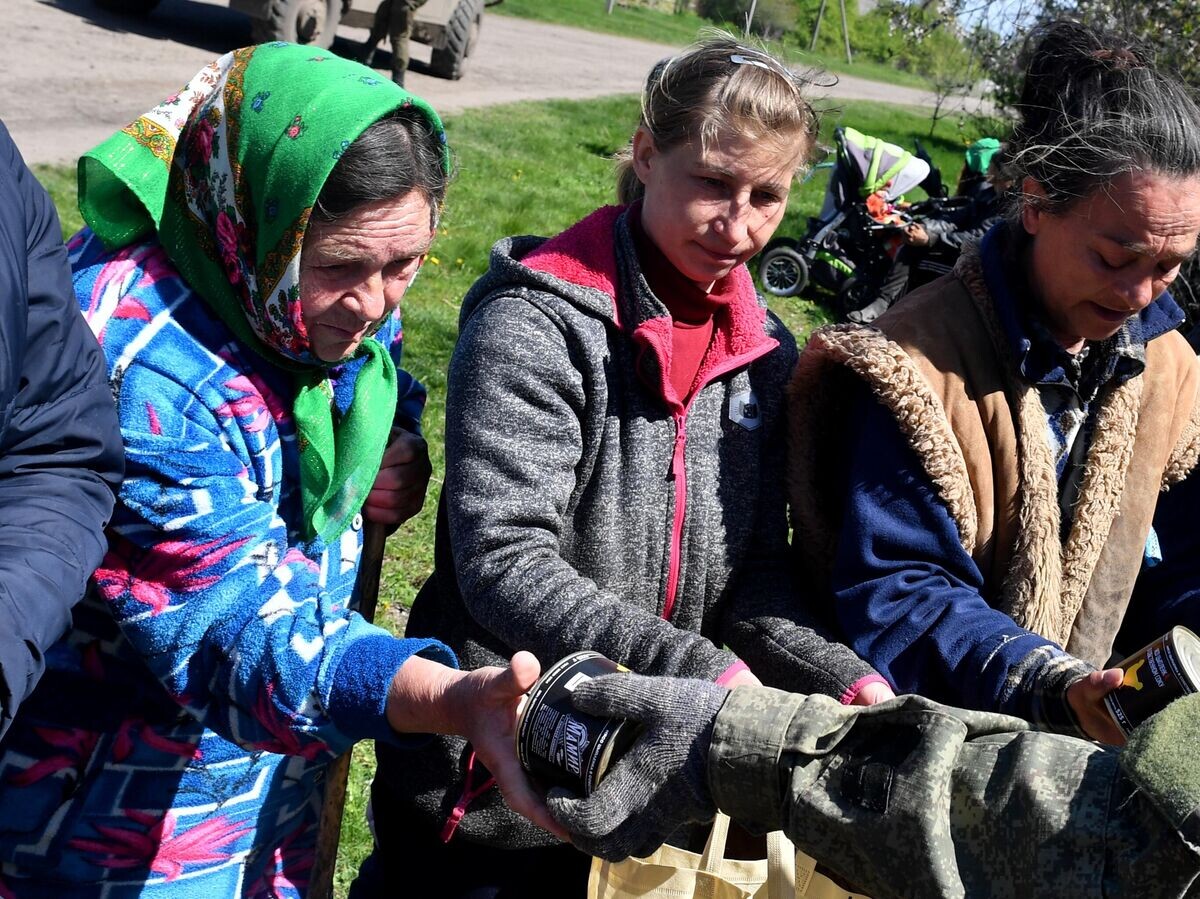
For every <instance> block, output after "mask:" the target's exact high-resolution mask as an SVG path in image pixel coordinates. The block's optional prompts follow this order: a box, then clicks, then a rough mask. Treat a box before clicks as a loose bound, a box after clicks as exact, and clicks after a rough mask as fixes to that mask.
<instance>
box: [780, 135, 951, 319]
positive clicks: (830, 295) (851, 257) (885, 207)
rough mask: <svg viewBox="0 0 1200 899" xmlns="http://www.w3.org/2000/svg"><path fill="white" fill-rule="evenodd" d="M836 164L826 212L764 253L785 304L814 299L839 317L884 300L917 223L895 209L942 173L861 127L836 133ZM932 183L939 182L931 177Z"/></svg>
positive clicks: (924, 157) (824, 207) (920, 156)
mask: <svg viewBox="0 0 1200 899" xmlns="http://www.w3.org/2000/svg"><path fill="white" fill-rule="evenodd" d="M833 139H834V148H835V157H834V162H833V163H832V169H833V171H832V173H831V174H830V177H829V184H828V187H827V188H826V190H825V200H824V203H823V204H822V207H821V213H820V215H818V216H817V217H816V218H810V219H809V220H808V231H807V233H806V234H805V235H804V236H803V237H801V238H799V239H793V238H788V237H779V238H776V239H774V240H772V241H771V242H770V243H769V244H767V246H766V247H765V248H764V249H763V255H762V259H761V261H760V262H759V266H758V278H759V282H760V284H761V285H762V288H763V290H764V291H765V292H766V293H768V294H771V295H772V296H778V297H793V296H799V295H800V294H801V293H806V292H807V293H808V294H809V295H810V296H813V298H815V299H822V300H826V301H828V302H830V304H831V305H832V306H833V308H834V311H835V312H836V313H837V314H838V316H839V317H845V315H846V314H847V313H848V312H851V311H853V310H855V309H858V308H860V307H862V306H864V305H866V304H867V303H869V302H871V301H872V299H873V298H874V297H875V296H877V295H878V294H879V292H880V290H881V289H883V288H884V287H885V285H884V284H883V281H884V280H885V279H886V278H887V276H888V272H889V271H890V270H891V268H892V260H893V259H894V257H895V254H896V253H897V252H898V250H899V248H900V246H901V245H902V240H901V238H900V233H901V232H902V231H903V230H904V228H905V227H906V226H907V224H908V223H909V222H910V221H911V218H910V217H909V216H908V215H907V214H906V213H905V212H902V211H900V210H898V209H896V208H895V203H896V202H897V201H898V200H899V199H900V197H901V196H902V195H903V194H904V193H905V192H906V191H909V190H912V189H913V188H914V187H917V186H919V185H923V184H925V183H927V182H929V186H930V189H931V192H934V193H940V192H941V191H940V190H939V189H938V187H937V184H934V183H932V182H933V181H935V180H936V182H937V183H938V184H940V177H939V176H938V175H937V170H936V169H934V168H933V167H932V166H931V165H930V162H929V157H928V155H927V154H925V153H924V152H919V153H918V154H913V153H910V152H909V151H908V150H905V149H903V148H902V147H898V146H897V145H895V144H891V143H888V142H886V141H883V140H880V139H879V138H876V137H871V136H870V135H866V134H863V133H862V132H860V131H857V130H855V129H854V128H838V129H836V130H835V131H834V133H833ZM931 176H932V177H931Z"/></svg>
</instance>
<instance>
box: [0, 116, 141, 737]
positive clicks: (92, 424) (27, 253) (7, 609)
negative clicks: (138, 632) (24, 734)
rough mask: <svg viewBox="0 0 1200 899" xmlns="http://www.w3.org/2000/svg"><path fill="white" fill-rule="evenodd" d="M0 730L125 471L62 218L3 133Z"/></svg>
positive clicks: (66, 601) (65, 603)
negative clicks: (77, 298)
mask: <svg viewBox="0 0 1200 899" xmlns="http://www.w3.org/2000/svg"><path fill="white" fill-rule="evenodd" d="M0 357H2V359H0V694H2V695H0V734H2V733H3V732H4V730H5V729H6V728H7V726H8V724H9V723H10V722H11V720H12V716H13V715H14V714H15V712H16V709H17V707H18V706H19V705H20V703H21V701H22V700H23V699H24V698H25V697H26V696H28V695H29V693H30V692H31V691H32V690H33V687H34V685H35V684H36V683H37V681H38V679H39V678H40V677H41V673H42V670H43V668H44V661H43V657H44V653H45V651H46V650H47V649H48V648H49V647H50V646H51V645H52V644H53V643H54V642H55V641H57V640H58V639H59V638H60V637H61V636H62V635H63V633H65V631H66V630H67V628H68V626H69V625H70V610H71V607H72V606H73V605H74V604H75V603H76V602H78V601H79V599H80V597H81V596H82V595H83V591H84V587H85V585H86V582H87V578H88V577H89V576H90V575H91V574H92V571H93V570H94V569H95V568H96V566H97V565H98V564H99V563H100V559H101V558H102V556H103V553H104V550H105V547H106V545H107V544H106V542H105V539H104V534H103V530H104V526H105V524H106V523H107V522H108V518H109V515H110V514H111V513H112V508H113V494H114V491H115V489H116V488H117V486H118V485H119V483H120V479H121V473H122V468H123V458H124V457H123V454H122V449H121V434H120V430H119V428H118V425H117V416H116V410H115V408H114V406H113V400H112V395H111V393H110V392H109V387H108V381H107V379H106V377H105V367H104V364H103V359H102V357H101V355H100V348H99V347H98V346H97V344H96V340H95V338H93V337H92V333H91V331H89V330H88V328H87V325H86V324H85V322H84V320H83V316H82V315H81V314H80V312H79V306H78V304H77V303H76V301H75V294H74V290H73V289H72V286H71V271H70V267H69V266H68V263H67V255H66V250H65V248H64V247H63V242H62V232H61V230H60V226H59V223H58V216H57V214H56V213H55V211H54V206H53V204H52V203H51V202H50V197H49V196H48V195H47V194H46V192H45V190H43V189H42V187H41V185H40V184H38V183H37V181H36V180H35V179H34V177H33V175H32V174H31V173H30V171H29V169H28V168H26V167H25V164H24V162H23V161H22V160H21V156H20V154H19V153H18V152H17V149H16V147H15V146H14V145H13V143H12V140H11V139H10V138H9V136H8V132H7V131H6V130H5V129H4V127H3V126H2V125H0Z"/></svg>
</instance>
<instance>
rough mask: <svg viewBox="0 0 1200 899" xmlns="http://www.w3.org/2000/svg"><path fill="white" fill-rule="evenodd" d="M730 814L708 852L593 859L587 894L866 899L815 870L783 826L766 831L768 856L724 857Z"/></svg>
mask: <svg viewBox="0 0 1200 899" xmlns="http://www.w3.org/2000/svg"><path fill="white" fill-rule="evenodd" d="M728 833H729V817H728V816H727V815H725V814H723V813H718V814H717V817H716V818H715V819H714V820H713V827H712V833H711V834H709V837H708V842H707V843H705V846H704V853H703V854H702V855H697V854H696V853H695V852H689V851H687V850H686V849H679V848H677V847H675V846H662V847H660V848H659V849H658V850H657V851H656V852H654V853H651V854H650V855H648V856H646V857H645V858H627V859H625V860H624V861H620V862H607V861H604V860H603V859H599V858H595V859H592V870H591V874H590V875H589V877H588V899H635V897H636V899H868V897H866V896H863V895H862V894H860V893H849V892H847V891H846V890H844V889H842V888H841V887H840V886H838V885H837V884H835V883H834V882H833V881H832V880H830V879H829V878H828V877H826V876H825V875H824V874H821V873H820V872H818V871H817V863H816V862H815V861H813V859H811V858H809V857H808V856H807V855H805V854H804V853H803V852H798V851H796V847H795V846H793V845H792V841H791V840H789V839H788V838H787V837H786V836H784V835H783V833H782V832H781V831H776V832H774V833H771V834H768V835H767V857H766V858H763V859H754V860H746V859H734V858H725V840H726V837H727V836H728Z"/></svg>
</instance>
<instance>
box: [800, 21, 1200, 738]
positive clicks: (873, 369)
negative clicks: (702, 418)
mask: <svg viewBox="0 0 1200 899" xmlns="http://www.w3.org/2000/svg"><path fill="white" fill-rule="evenodd" d="M1032 41H1033V46H1034V47H1035V49H1034V52H1033V54H1032V56H1031V57H1030V61H1029V66H1028V70H1027V72H1026V76H1025V83H1024V89H1023V93H1022V96H1021V102H1020V107H1019V113H1020V122H1019V124H1018V126H1017V128H1016V132H1015V134H1014V136H1013V139H1012V142H1011V144H1010V146H1009V158H1008V162H1007V165H1008V168H1009V170H1010V171H1011V172H1012V174H1013V179H1014V189H1015V193H1016V203H1015V207H1014V209H1013V213H1012V215H1011V218H1010V220H1009V221H1007V222H1005V223H1002V224H999V225H997V226H995V227H994V228H993V229H992V230H991V231H989V232H988V234H987V235H986V236H985V237H984V239H983V241H982V243H981V246H980V247H979V249H978V250H977V251H972V252H968V253H967V254H965V255H964V256H963V257H962V258H961V259H960V261H959V263H958V265H957V266H956V268H955V271H954V272H953V274H952V275H949V276H947V277H945V278H942V279H939V280H938V281H935V282H933V283H932V284H930V285H928V286H927V287H925V288H923V289H921V290H919V291H917V292H915V293H913V294H911V295H910V296H909V297H908V298H906V299H905V301H904V302H903V303H902V304H900V305H899V306H897V307H896V308H895V309H893V310H891V311H889V312H888V313H887V314H886V315H884V316H883V317H881V318H880V319H879V320H878V321H877V322H876V327H873V328H865V327H853V326H847V327H839V328H832V329H824V330H822V331H819V332H817V333H816V334H815V335H814V336H813V339H812V340H811V341H810V343H809V344H808V346H807V348H806V350H805V352H804V353H803V354H802V357H801V361H800V365H799V368H798V371H797V375H796V378H795V380H794V382H793V388H792V396H793V400H794V404H793V412H794V415H793V418H792V422H791V425H790V427H791V437H792V450H791V451H792V457H791V460H790V468H791V491H792V500H793V503H794V505H795V515H796V519H795V523H796V527H797V536H798V543H799V545H800V546H802V547H804V548H805V550H806V551H807V556H808V558H807V563H808V566H809V568H810V570H811V572H812V574H813V577H814V582H815V583H817V584H819V585H821V586H823V587H824V591H823V592H817V591H814V592H813V593H812V594H811V595H812V596H814V597H818V599H816V601H815V603H814V604H815V605H819V606H820V607H821V609H822V611H823V612H825V613H826V614H827V615H829V616H830V617H831V618H834V619H836V621H837V623H838V625H839V626H840V627H841V630H842V633H843V635H844V637H845V638H846V639H847V641H848V642H849V643H850V645H851V646H853V647H854V649H855V650H856V651H858V652H859V653H860V654H861V655H863V657H864V658H866V659H868V660H869V661H871V662H872V663H873V664H874V665H875V666H876V667H877V668H878V669H879V670H880V671H881V672H882V673H883V674H884V675H885V676H886V677H888V678H889V680H890V681H891V682H892V684H893V685H894V686H895V687H896V689H897V690H898V691H901V692H918V693H922V694H924V695H926V696H929V697H932V698H934V699H938V700H941V701H945V702H949V703H952V704H956V705H962V706H966V707H970V708H977V709H987V710H996V711H1003V712H1008V713H1011V714H1015V715H1018V716H1020V717H1024V718H1026V719H1029V720H1032V721H1034V722H1036V723H1038V724H1040V725H1042V726H1045V727H1049V728H1053V729H1057V730H1062V731H1065V732H1071V733H1075V732H1077V733H1080V734H1082V735H1085V736H1088V737H1091V738H1094V739H1098V740H1102V741H1107V742H1112V743H1119V742H1121V741H1122V734H1121V731H1120V730H1119V729H1118V728H1117V727H1116V725H1115V723H1114V722H1113V720H1112V719H1111V718H1110V717H1109V716H1108V714H1107V712H1106V710H1105V708H1104V705H1103V702H1102V699H1103V697H1104V695H1105V694H1106V693H1108V692H1109V691H1110V690H1112V689H1113V688H1114V687H1115V685H1117V684H1119V683H1120V681H1121V672H1120V670H1119V669H1112V668H1106V666H1107V665H1108V664H1110V661H1111V660H1112V659H1113V658H1114V657H1115V658H1120V657H1122V655H1124V654H1126V653H1130V652H1132V651H1134V650H1136V649H1138V648H1140V645H1141V643H1142V642H1143V640H1147V639H1148V638H1150V637H1154V636H1157V633H1156V632H1157V631H1159V630H1165V629H1166V627H1168V626H1169V625H1171V624H1189V623H1190V624H1192V625H1193V626H1194V625H1195V624H1197V623H1200V606H1197V604H1196V603H1194V602H1187V603H1183V602H1180V601H1179V595H1180V594H1179V593H1178V588H1177V587H1171V588H1163V587H1161V586H1160V588H1158V589H1156V590H1155V591H1154V592H1153V593H1152V594H1146V593H1144V591H1143V589H1142V588H1143V587H1144V586H1146V582H1147V576H1148V574H1154V577H1155V580H1156V581H1157V582H1158V583H1159V584H1160V585H1161V584H1164V583H1166V582H1165V581H1164V580H1163V578H1164V575H1165V573H1166V572H1168V571H1170V572H1174V573H1179V572H1181V571H1186V568H1187V566H1189V565H1190V566H1192V567H1194V566H1195V562H1194V561H1193V560H1190V559H1189V558H1188V555H1191V556H1192V557H1193V558H1194V557H1195V555H1196V554H1195V553H1194V552H1193V553H1190V554H1189V553H1186V552H1184V553H1179V552H1175V553H1166V552H1164V553H1163V554H1162V560H1161V562H1159V563H1158V567H1157V568H1151V567H1149V566H1152V565H1154V563H1155V562H1156V561H1157V556H1158V554H1157V553H1156V552H1155V549H1156V546H1157V542H1156V540H1155V531H1156V530H1159V531H1160V533H1159V536H1160V537H1167V536H1168V535H1167V534H1164V533H1161V530H1162V529H1161V528H1160V526H1159V524H1154V526H1153V527H1152V523H1153V519H1154V516H1155V509H1156V505H1158V503H1159V497H1160V493H1161V492H1162V491H1165V490H1167V489H1168V488H1170V487H1171V486H1172V485H1177V486H1175V488H1174V490H1172V494H1173V493H1174V492H1175V491H1176V490H1180V489H1181V487H1183V485H1180V484H1179V482H1180V481H1184V482H1185V484H1186V483H1187V482H1188V481H1195V480H1196V477H1195V476H1191V477H1189V475H1191V473H1192V471H1193V469H1194V467H1195V465H1196V459H1197V454H1198V453H1200V440H1198V437H1200V416H1198V415H1197V411H1196V404H1197V389H1198V387H1200V371H1198V370H1197V363H1196V357H1195V355H1194V354H1193V353H1192V352H1191V351H1190V349H1189V348H1188V346H1187V344H1186V342H1185V341H1184V340H1183V338H1182V337H1181V336H1180V335H1179V334H1178V333H1176V332H1175V328H1176V327H1177V326H1178V325H1179V323H1180V322H1181V321H1182V314H1181V313H1180V310H1179V308H1178V307H1177V306H1176V305H1175V303H1174V302H1173V301H1172V299H1171V297H1170V295H1169V294H1168V293H1167V287H1168V286H1169V285H1170V284H1171V281H1172V280H1173V279H1174V278H1175V276H1176V274H1177V272H1178V271H1179V266H1180V263H1181V262H1182V261H1183V260H1185V259H1186V258H1188V257H1189V256H1190V255H1191V254H1192V253H1193V252H1194V250H1195V247H1196V236H1197V233H1198V232H1200V110H1198V109H1197V106H1196V103H1195V102H1194V100H1193V99H1192V97H1191V95H1190V93H1189V92H1188V90H1187V89H1186V88H1185V87H1184V86H1183V85H1181V84H1179V83H1178V82H1176V81H1174V80H1173V79H1171V78H1170V77H1168V76H1167V75H1164V74H1163V73H1160V72H1158V71H1156V70H1155V69H1154V68H1153V66H1152V65H1151V64H1150V62H1149V61H1148V59H1147V57H1146V56H1145V55H1144V54H1143V53H1142V52H1141V51H1140V50H1138V49H1137V48H1135V47H1132V46H1130V45H1128V44H1127V42H1124V41H1122V40H1119V39H1117V38H1114V37H1112V36H1108V35H1101V34H1098V33H1095V32H1093V31H1091V30H1089V29H1087V28H1084V27H1083V26H1081V25H1078V24H1075V23H1072V22H1065V21H1064V22H1056V23H1053V24H1051V25H1048V26H1046V27H1045V28H1043V29H1041V30H1040V31H1038V32H1037V33H1036V34H1035V35H1033V37H1032ZM1184 489H1186V488H1184ZM1168 495H1171V494H1168ZM1177 526H1178V522H1175V523H1174V524H1173V525H1172V526H1171V527H1172V530H1173V533H1172V534H1171V535H1170V536H1171V537H1175V536H1176V535H1177V534H1176V532H1178V530H1179V529H1178V527H1177ZM1192 531H1194V528H1191V527H1186V528H1183V529H1182V533H1183V534H1184V535H1186V534H1190V533H1191V532H1192ZM1160 569H1161V571H1160ZM1135 591H1136V593H1137V594H1138V599H1137V602H1138V603H1139V604H1140V605H1142V606H1143V607H1144V608H1146V609H1153V610H1154V611H1153V612H1152V613H1149V614H1141V613H1139V614H1138V615H1136V616H1135V615H1132V614H1131V613H1130V609H1131V606H1130V598H1131V596H1132V595H1133V594H1134V593H1135ZM821 597H823V598H821ZM1168 610H1169V614H1168Z"/></svg>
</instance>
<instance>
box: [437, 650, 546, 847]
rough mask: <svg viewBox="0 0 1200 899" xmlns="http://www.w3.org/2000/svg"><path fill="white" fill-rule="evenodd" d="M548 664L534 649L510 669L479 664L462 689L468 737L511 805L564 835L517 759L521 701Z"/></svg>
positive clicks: (520, 654)
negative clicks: (518, 717) (541, 663)
mask: <svg viewBox="0 0 1200 899" xmlns="http://www.w3.org/2000/svg"><path fill="white" fill-rule="evenodd" d="M541 671H542V668H541V665H540V664H539V662H538V660H537V659H536V658H535V657H534V655H533V653H530V652H518V653H517V654H516V655H514V656H513V657H512V659H511V661H510V662H509V665H508V667H507V668H494V667H489V668H478V669H476V670H475V671H471V672H469V673H468V674H467V675H466V677H464V678H463V681H462V682H461V683H460V685H461V687H462V688H463V689H464V690H465V691H466V692H465V695H464V696H463V699H462V700H461V701H462V702H463V708H464V711H466V712H467V722H466V724H465V725H464V728H463V731H462V735H463V736H464V737H466V738H467V741H468V742H469V743H470V744H471V747H472V748H473V749H474V750H475V755H476V757H478V759H479V761H481V762H482V763H483V764H484V765H486V766H487V769H488V770H489V771H491V772H492V775H493V776H494V777H495V778H496V786H497V787H498V788H499V789H500V795H502V796H503V797H504V801H505V803H507V805H508V807H509V808H511V809H512V810H513V811H514V812H516V813H517V814H520V815H524V816H525V817H526V818H528V819H529V820H530V821H532V822H533V823H534V824H536V825H538V826H539V827H544V828H545V829H546V830H548V831H550V832H551V833H553V834H554V835H555V836H558V837H561V838H563V839H566V838H567V834H566V832H565V831H564V830H563V829H562V828H561V827H560V826H559V825H558V822H556V821H555V820H554V819H553V818H552V817H551V816H550V813H549V811H547V809H546V805H545V803H543V802H542V800H541V798H540V797H539V796H538V794H537V793H536V792H535V791H534V789H533V787H532V785H531V784H530V783H529V779H528V778H527V777H526V776H525V771H524V769H522V768H521V763H520V761H519V760H518V758H517V704H518V702H520V699H521V697H522V696H523V695H525V694H526V693H528V692H529V689H530V688H531V687H532V686H533V685H534V683H535V682H536V681H537V679H538V677H539V675H540V674H541Z"/></svg>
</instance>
